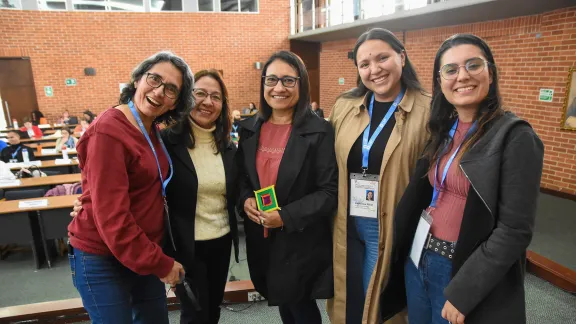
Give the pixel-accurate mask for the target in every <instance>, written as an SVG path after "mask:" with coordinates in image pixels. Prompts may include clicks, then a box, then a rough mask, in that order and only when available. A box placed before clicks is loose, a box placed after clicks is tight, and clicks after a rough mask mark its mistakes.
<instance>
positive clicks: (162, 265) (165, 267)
mask: <svg viewBox="0 0 576 324" xmlns="http://www.w3.org/2000/svg"><path fill="white" fill-rule="evenodd" d="M173 266H174V259H172V258H171V257H169V256H167V255H165V254H162V257H161V258H160V262H159V263H158V266H157V267H156V268H155V269H154V272H153V273H154V275H155V276H157V277H158V278H160V279H162V278H164V277H166V276H167V275H168V274H169V273H170V271H171V270H172V267H173Z"/></svg>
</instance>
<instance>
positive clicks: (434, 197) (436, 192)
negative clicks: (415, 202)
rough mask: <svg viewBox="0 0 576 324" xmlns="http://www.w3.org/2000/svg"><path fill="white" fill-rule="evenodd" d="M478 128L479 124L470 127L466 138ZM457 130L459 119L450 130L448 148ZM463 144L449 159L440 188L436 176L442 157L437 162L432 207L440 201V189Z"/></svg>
mask: <svg viewBox="0 0 576 324" xmlns="http://www.w3.org/2000/svg"><path fill="white" fill-rule="evenodd" d="M476 127H477V122H474V124H473V125H472V127H470V129H469V130H468V132H467V133H466V137H468V136H469V135H470V134H472V132H474V130H475V129H476ZM457 128H458V119H456V121H455V122H454V125H452V128H451V129H450V133H449V135H450V141H449V142H448V143H447V144H446V148H447V147H448V144H450V142H451V141H452V140H453V139H454V134H455V133H456V129H457ZM466 137H464V138H466ZM462 143H464V141H462ZM462 143H460V145H458V147H457V148H456V150H454V153H452V155H451V156H450V158H449V159H448V162H447V163H446V166H444V171H442V179H441V180H440V187H439V188H438V187H436V176H437V175H438V165H439V164H440V157H438V161H436V169H435V170H434V193H433V194H432V202H431V203H430V206H431V207H436V201H438V196H439V195H440V189H441V188H442V187H443V186H444V181H446V176H447V175H448V169H450V165H452V162H454V158H455V157H456V155H457V154H458V151H460V147H461V146H462Z"/></svg>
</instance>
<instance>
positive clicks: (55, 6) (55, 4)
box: [38, 0, 66, 10]
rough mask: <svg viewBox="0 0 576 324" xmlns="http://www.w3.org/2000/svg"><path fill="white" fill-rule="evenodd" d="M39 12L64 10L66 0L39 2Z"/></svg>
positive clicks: (43, 0)
mask: <svg viewBox="0 0 576 324" xmlns="http://www.w3.org/2000/svg"><path fill="white" fill-rule="evenodd" d="M38 9H40V10H66V0H41V1H38Z"/></svg>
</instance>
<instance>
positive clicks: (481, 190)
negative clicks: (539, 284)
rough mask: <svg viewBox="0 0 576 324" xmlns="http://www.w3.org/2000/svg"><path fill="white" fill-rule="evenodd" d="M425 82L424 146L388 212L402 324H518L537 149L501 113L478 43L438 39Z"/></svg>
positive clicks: (528, 131)
mask: <svg viewBox="0 0 576 324" xmlns="http://www.w3.org/2000/svg"><path fill="white" fill-rule="evenodd" d="M432 79H433V85H432V90H433V100H432V112H431V117H430V122H429V124H428V127H429V129H430V133H431V138H430V142H429V144H428V145H427V147H426V150H425V151H424V156H423V158H422V159H421V160H419V161H418V164H417V166H416V171H415V173H414V176H413V177H412V180H411V182H410V184H409V186H408V188H407V190H406V192H405V193H404V195H403V197H402V199H401V201H400V203H399V204H398V208H397V210H396V220H397V223H396V224H395V225H396V227H395V233H396V236H395V238H394V246H395V247H396V248H397V249H396V252H397V256H396V260H398V261H397V262H396V263H395V264H394V265H393V267H394V268H395V270H396V271H394V270H393V271H392V272H393V273H395V274H398V276H396V277H391V278H390V280H396V281H401V280H402V276H401V275H402V270H404V274H405V282H406V286H405V289H406V294H407V301H408V315H409V322H410V324H428V323H446V324H447V323H452V324H463V323H466V324H476V323H519V324H520V323H526V309H525V300H524V266H525V263H526V248H527V247H528V245H529V243H530V240H531V238H532V228H533V226H534V217H535V213H536V201H537V197H538V192H539V188H540V177H541V175H542V164H543V154H544V148H543V145H542V142H541V141H540V139H539V138H538V136H537V135H536V134H535V132H534V130H533V129H532V128H531V127H530V125H529V124H528V123H527V122H526V121H524V120H522V119H520V118H518V117H516V116H515V115H514V114H512V113H511V112H504V110H503V109H502V104H503V103H502V99H501V97H500V91H499V87H498V81H499V80H498V69H497V67H496V64H495V62H494V57H493V56H492V51H491V50H490V47H489V46H488V45H487V44H486V43H485V42H484V41H483V40H482V39H480V38H478V37H476V36H474V35H467V34H457V35H454V36H452V37H450V38H449V39H447V40H446V41H445V42H444V43H443V44H442V46H440V49H439V50H438V53H437V54H436V58H435V60H434V75H433V78H432ZM396 294H397V295H399V294H401V292H400V291H399V292H397V293H396ZM387 296H390V297H389V298H388V299H385V300H383V301H382V302H383V303H387V302H392V300H393V299H392V298H393V296H394V295H393V294H388V295H387Z"/></svg>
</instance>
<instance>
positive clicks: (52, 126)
mask: <svg viewBox="0 0 576 324" xmlns="http://www.w3.org/2000/svg"><path fill="white" fill-rule="evenodd" d="M77 125H78V124H70V125H68V124H44V125H38V128H40V129H41V130H42V131H45V130H50V129H54V130H56V129H62V128H63V127H68V128H75V127H76V126H77ZM12 130H14V127H6V128H4V129H0V133H8V132H9V131H12Z"/></svg>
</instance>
